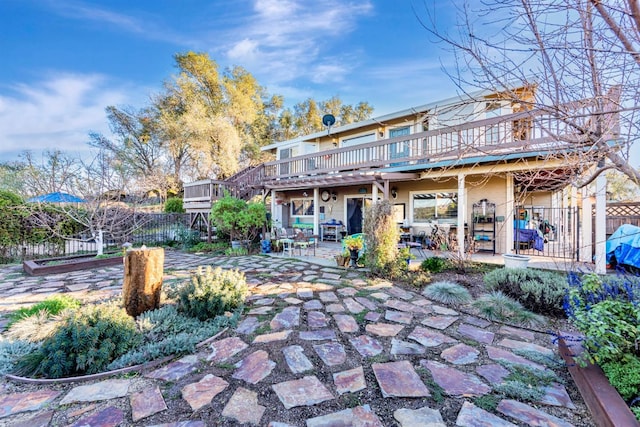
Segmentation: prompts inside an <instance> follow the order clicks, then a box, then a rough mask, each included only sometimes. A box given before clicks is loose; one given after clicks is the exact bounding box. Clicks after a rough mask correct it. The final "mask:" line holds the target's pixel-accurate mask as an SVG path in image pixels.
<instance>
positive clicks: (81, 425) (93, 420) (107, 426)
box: [71, 406, 124, 427]
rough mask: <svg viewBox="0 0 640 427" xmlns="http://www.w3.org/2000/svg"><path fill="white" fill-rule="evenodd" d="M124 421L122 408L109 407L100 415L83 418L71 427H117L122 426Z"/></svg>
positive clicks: (99, 413)
mask: <svg viewBox="0 0 640 427" xmlns="http://www.w3.org/2000/svg"><path fill="white" fill-rule="evenodd" d="M123 421H124V412H122V410H121V409H120V408H116V407H114V406H109V407H108V408H106V409H103V410H102V411H100V412H98V413H95V414H93V415H89V416H86V417H82V418H81V419H79V420H78V421H76V422H75V423H73V424H71V427H86V426H91V427H116V426H119V425H121V424H122V422H123Z"/></svg>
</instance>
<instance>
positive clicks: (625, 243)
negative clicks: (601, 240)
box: [607, 224, 640, 268]
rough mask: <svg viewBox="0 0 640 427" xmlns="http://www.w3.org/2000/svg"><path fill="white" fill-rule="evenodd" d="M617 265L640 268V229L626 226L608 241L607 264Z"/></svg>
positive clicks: (619, 229)
mask: <svg viewBox="0 0 640 427" xmlns="http://www.w3.org/2000/svg"><path fill="white" fill-rule="evenodd" d="M614 256H615V259H616V263H618V264H625V265H630V266H632V267H636V268H640V227H636V226H635V225H630V224H624V225H621V226H620V227H618V229H617V230H616V231H615V233H613V234H612V235H611V237H609V238H608V239H607V264H611V261H612V258H613V257H614Z"/></svg>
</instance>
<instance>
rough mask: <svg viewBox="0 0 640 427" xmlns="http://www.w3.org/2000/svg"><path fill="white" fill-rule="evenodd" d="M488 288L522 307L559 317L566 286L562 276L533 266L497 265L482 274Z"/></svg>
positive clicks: (561, 314)
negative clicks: (515, 301)
mask: <svg viewBox="0 0 640 427" xmlns="http://www.w3.org/2000/svg"><path fill="white" fill-rule="evenodd" d="M484 284H485V286H486V287H487V290H489V291H500V292H502V293H504V294H506V295H507V296H510V297H512V298H515V299H516V300H518V301H519V302H520V303H521V304H522V305H523V306H524V307H525V308H527V309H529V310H531V311H533V312H535V313H538V314H543V315H551V316H555V317H562V316H563V315H564V310H563V305H562V302H563V299H564V295H565V292H566V289H567V279H566V277H565V276H564V275H561V274H558V273H554V272H550V271H544V270H538V269H533V268H498V269H495V270H493V271H491V272H488V273H487V274H485V276H484Z"/></svg>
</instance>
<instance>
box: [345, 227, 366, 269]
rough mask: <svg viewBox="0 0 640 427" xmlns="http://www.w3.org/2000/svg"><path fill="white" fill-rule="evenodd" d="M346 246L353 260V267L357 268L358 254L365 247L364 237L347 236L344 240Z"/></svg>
mask: <svg viewBox="0 0 640 427" xmlns="http://www.w3.org/2000/svg"><path fill="white" fill-rule="evenodd" d="M344 246H345V248H347V249H348V250H349V254H350V258H351V267H354V268H355V267H357V266H358V264H357V261H358V253H359V252H360V251H361V250H362V248H363V246H364V239H363V238H362V235H355V234H354V235H352V236H347V237H346V238H345V239H344Z"/></svg>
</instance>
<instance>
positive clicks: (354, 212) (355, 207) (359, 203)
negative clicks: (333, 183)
mask: <svg viewBox="0 0 640 427" xmlns="http://www.w3.org/2000/svg"><path fill="white" fill-rule="evenodd" d="M363 201H364V199H363V198H361V197H357V198H348V199H347V233H348V234H356V233H362V208H363Z"/></svg>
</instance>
